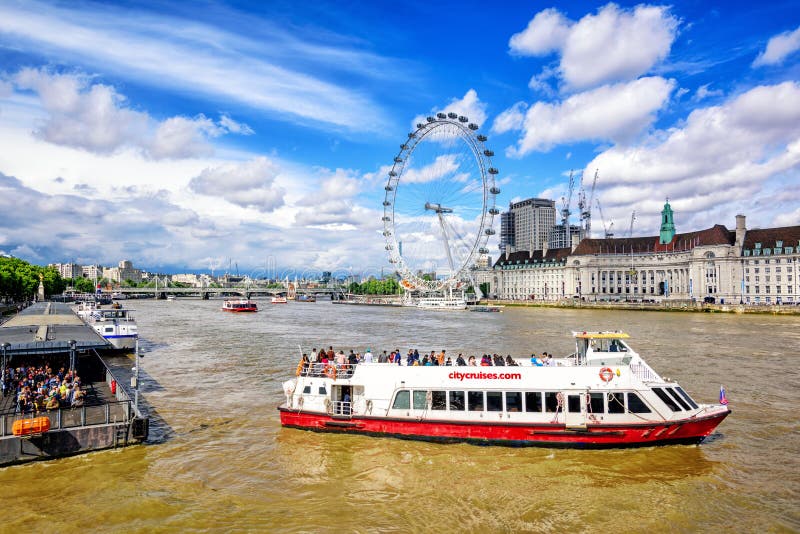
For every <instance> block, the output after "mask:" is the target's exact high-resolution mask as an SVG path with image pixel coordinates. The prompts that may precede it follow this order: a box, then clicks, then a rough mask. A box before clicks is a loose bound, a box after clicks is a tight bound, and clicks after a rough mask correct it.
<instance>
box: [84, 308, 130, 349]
mask: <svg viewBox="0 0 800 534" xmlns="http://www.w3.org/2000/svg"><path fill="white" fill-rule="evenodd" d="M132 311H133V310H130V309H127V308H122V306H120V305H119V304H115V305H114V306H112V307H110V308H101V307H99V306H96V305H94V303H89V302H85V303H82V304H81V305H80V306H78V308H77V309H75V313H77V314H78V316H79V317H80V318H81V319H83V320H84V322H86V324H88V325H89V326H91V327H92V328H94V330H95V331H96V332H97V333H98V334H100V335H101V336H103V337H104V338H105V339H106V340H107V341H108V342H109V343H111V345H112V346H113V347H114V348H115V349H118V350H133V348H134V347H135V346H136V338H137V337H138V336H139V332H138V328H137V326H136V321H135V320H134V317H133V314H132V313H131V312H132Z"/></svg>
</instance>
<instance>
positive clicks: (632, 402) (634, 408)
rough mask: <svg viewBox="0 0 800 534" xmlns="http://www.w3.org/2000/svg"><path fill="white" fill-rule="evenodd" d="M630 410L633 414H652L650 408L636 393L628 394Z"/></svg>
mask: <svg viewBox="0 0 800 534" xmlns="http://www.w3.org/2000/svg"><path fill="white" fill-rule="evenodd" d="M628 410H630V411H631V412H633V413H650V408H648V407H647V405H646V404H645V403H644V401H643V400H642V398H641V397H639V395H637V394H636V393H628Z"/></svg>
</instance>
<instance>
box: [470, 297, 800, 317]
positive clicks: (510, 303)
mask: <svg viewBox="0 0 800 534" xmlns="http://www.w3.org/2000/svg"><path fill="white" fill-rule="evenodd" d="M481 304H490V305H499V306H507V307H520V308H571V309H588V310H626V311H660V312H685V313H742V314H744V313H747V314H764V315H800V306H789V305H760V306H755V305H745V304H707V303H703V302H691V301H685V300H674V301H670V300H667V301H662V302H585V301H579V300H577V299H568V300H559V301H547V302H543V301H534V300H530V301H529V300H487V301H481Z"/></svg>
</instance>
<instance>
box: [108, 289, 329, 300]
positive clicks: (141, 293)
mask: <svg viewBox="0 0 800 534" xmlns="http://www.w3.org/2000/svg"><path fill="white" fill-rule="evenodd" d="M343 291H344V290H343V289H336V288H328V287H314V288H305V289H304V288H300V289H297V290H296V292H297V293H298V294H300V295H314V296H315V297H319V296H330V297H331V298H334V297H333V296H334V295H338V294H341V293H342V292H343ZM287 292H288V290H287V289H286V288H281V287H258V286H238V287H122V288H119V289H115V290H113V293H121V294H123V295H130V296H138V297H149V296H154V297H155V298H157V299H166V298H167V296H168V295H175V296H176V297H177V296H185V297H190V296H195V297H199V298H201V299H203V300H208V299H209V298H211V297H212V296H215V297H230V296H239V297H244V298H248V299H249V298H252V297H255V296H263V297H273V296H275V295H280V294H285V293H287ZM104 293H109V292H108V291H104Z"/></svg>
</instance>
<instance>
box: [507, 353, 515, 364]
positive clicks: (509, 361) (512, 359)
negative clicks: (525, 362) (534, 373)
mask: <svg viewBox="0 0 800 534" xmlns="http://www.w3.org/2000/svg"><path fill="white" fill-rule="evenodd" d="M506 365H513V366H516V365H517V362H515V361H514V358H512V357H511V355H510V354H509V355H508V356H506Z"/></svg>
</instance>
